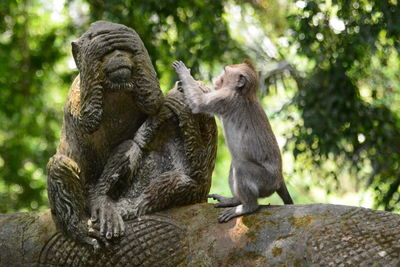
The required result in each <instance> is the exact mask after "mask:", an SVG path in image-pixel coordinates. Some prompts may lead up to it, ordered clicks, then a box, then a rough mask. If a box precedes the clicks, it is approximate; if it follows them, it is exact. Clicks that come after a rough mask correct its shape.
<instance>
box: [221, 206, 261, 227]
mask: <svg viewBox="0 0 400 267" xmlns="http://www.w3.org/2000/svg"><path fill="white" fill-rule="evenodd" d="M257 209H258V205H239V206H237V207H233V208H227V209H224V210H223V211H222V212H221V213H220V214H219V216H218V222H220V223H225V222H228V221H229V220H231V219H232V218H235V217H239V216H242V215H245V214H249V213H252V212H254V211H256V210H257Z"/></svg>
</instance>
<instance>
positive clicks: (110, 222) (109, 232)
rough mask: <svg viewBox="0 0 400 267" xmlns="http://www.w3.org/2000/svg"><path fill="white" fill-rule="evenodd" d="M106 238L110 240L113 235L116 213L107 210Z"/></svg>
mask: <svg viewBox="0 0 400 267" xmlns="http://www.w3.org/2000/svg"><path fill="white" fill-rule="evenodd" d="M106 221H107V223H106V227H107V229H106V238H107V239H108V240H110V239H111V238H112V237H113V225H114V215H113V213H112V212H110V211H108V212H107V219H106Z"/></svg>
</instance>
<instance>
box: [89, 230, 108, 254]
mask: <svg viewBox="0 0 400 267" xmlns="http://www.w3.org/2000/svg"><path fill="white" fill-rule="evenodd" d="M88 236H89V238H90V237H91V238H94V239H95V240H96V242H94V241H92V242H93V245H94V246H98V248H97V250H99V249H100V248H101V246H100V244H99V242H98V241H100V242H101V243H102V244H103V245H104V246H105V247H106V248H108V247H110V245H111V244H110V242H109V241H108V240H107V239H106V238H104V236H102V235H101V234H100V233H99V231H90V232H89V233H88ZM96 243H97V244H96ZM94 249H95V251H96V248H95V247H94Z"/></svg>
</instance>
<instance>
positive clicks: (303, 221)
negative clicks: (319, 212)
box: [289, 215, 313, 227]
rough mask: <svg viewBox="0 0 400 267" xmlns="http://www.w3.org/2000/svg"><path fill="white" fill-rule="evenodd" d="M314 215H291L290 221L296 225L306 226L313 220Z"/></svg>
mask: <svg viewBox="0 0 400 267" xmlns="http://www.w3.org/2000/svg"><path fill="white" fill-rule="evenodd" d="M312 220H313V219H312V217H311V216H310V215H306V216H302V217H291V218H289V222H290V223H291V224H292V225H293V226H294V227H305V226H307V225H309V224H310V223H311V222H312Z"/></svg>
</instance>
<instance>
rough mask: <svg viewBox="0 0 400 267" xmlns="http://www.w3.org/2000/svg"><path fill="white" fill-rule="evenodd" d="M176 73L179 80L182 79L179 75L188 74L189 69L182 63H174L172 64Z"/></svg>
mask: <svg viewBox="0 0 400 267" xmlns="http://www.w3.org/2000/svg"><path fill="white" fill-rule="evenodd" d="M172 66H173V67H174V69H175V71H176V73H177V74H178V76H179V78H182V77H181V75H186V74H190V71H189V69H188V68H187V67H186V66H185V63H183V62H182V61H175V62H174V63H172Z"/></svg>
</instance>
